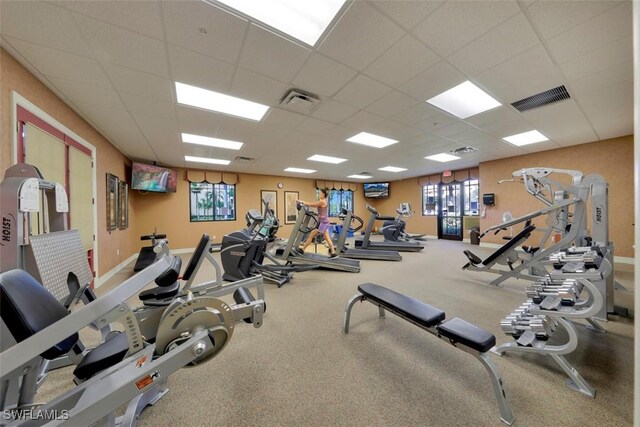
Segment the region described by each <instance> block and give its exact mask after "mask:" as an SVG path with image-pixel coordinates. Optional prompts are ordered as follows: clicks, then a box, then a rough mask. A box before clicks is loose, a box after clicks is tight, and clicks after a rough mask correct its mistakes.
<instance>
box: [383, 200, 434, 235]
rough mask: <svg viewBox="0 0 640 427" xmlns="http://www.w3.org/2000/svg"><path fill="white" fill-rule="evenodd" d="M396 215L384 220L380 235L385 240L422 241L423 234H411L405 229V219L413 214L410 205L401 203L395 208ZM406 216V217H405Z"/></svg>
mask: <svg viewBox="0 0 640 427" xmlns="http://www.w3.org/2000/svg"><path fill="white" fill-rule="evenodd" d="M396 212H397V213H398V216H397V217H396V218H395V219H394V220H393V221H385V222H384V223H383V226H382V235H383V236H384V240H385V241H387V242H410V241H416V240H420V241H424V240H426V239H425V238H424V236H425V235H424V234H415V235H411V234H409V233H407V232H406V231H405V228H406V226H407V222H406V219H409V218H411V217H412V216H413V211H412V210H411V206H410V205H406V204H402V205H401V206H400V208H398V209H396ZM405 218H406V219H405Z"/></svg>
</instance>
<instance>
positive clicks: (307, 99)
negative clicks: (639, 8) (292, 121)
mask: <svg viewBox="0 0 640 427" xmlns="http://www.w3.org/2000/svg"><path fill="white" fill-rule="evenodd" d="M319 102H320V100H319V99H318V97H317V96H315V95H312V94H310V93H307V92H303V91H301V90H299V89H291V90H290V91H289V93H287V94H286V95H285V97H284V98H283V99H282V101H281V102H280V105H282V106H283V107H284V108H286V109H288V110H291V111H295V112H297V113H302V114H309V113H310V112H311V111H313V109H314V108H315V107H316V106H317V105H318V103H319Z"/></svg>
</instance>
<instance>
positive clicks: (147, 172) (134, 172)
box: [131, 162, 178, 193]
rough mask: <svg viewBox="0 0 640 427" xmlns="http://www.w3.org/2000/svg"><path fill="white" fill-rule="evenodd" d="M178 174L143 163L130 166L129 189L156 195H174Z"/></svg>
mask: <svg viewBox="0 0 640 427" xmlns="http://www.w3.org/2000/svg"><path fill="white" fill-rule="evenodd" d="M177 176H178V174H177V173H176V171H175V170H172V169H167V168H163V167H160V166H155V165H145V164H144V163H135V162H134V163H133V164H132V165H131V188H132V189H133V190H142V191H153V192H157V193H175V192H176V180H177Z"/></svg>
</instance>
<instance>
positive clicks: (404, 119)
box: [393, 102, 440, 126]
mask: <svg viewBox="0 0 640 427" xmlns="http://www.w3.org/2000/svg"><path fill="white" fill-rule="evenodd" d="M438 114H440V113H439V112H438V110H436V109H435V108H433V107H431V106H430V105H429V104H427V103H426V102H421V103H419V104H417V105H415V106H413V107H411V108H408V109H406V110H404V111H402V112H400V113H398V114H396V115H395V116H393V120H395V121H397V122H400V123H403V124H405V125H409V126H414V125H417V124H418V123H420V122H423V121H424V120H426V119H428V118H429V117H434V116H437V115H438Z"/></svg>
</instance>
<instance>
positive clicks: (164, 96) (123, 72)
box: [102, 63, 173, 102]
mask: <svg viewBox="0 0 640 427" xmlns="http://www.w3.org/2000/svg"><path fill="white" fill-rule="evenodd" d="M102 67H103V68H104V70H105V72H106V73H107V75H108V76H109V80H111V82H112V83H113V85H114V86H115V88H116V90H117V91H119V92H124V93H129V94H133V95H139V96H144V97H147V98H153V99H157V100H161V101H166V102H173V92H172V86H173V83H172V82H171V80H169V79H167V78H164V77H159V76H156V75H154V74H149V73H143V72H141V71H136V70H132V69H131V68H124V67H120V66H118V65H112V64H106V63H103V64H102Z"/></svg>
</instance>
